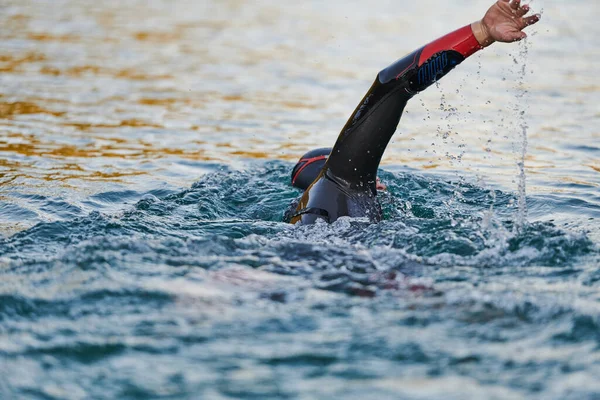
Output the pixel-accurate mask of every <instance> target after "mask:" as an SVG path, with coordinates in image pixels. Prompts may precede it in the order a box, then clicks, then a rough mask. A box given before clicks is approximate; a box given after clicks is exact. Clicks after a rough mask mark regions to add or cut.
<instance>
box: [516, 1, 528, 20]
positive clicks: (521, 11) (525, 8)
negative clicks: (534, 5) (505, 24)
mask: <svg viewBox="0 0 600 400" xmlns="http://www.w3.org/2000/svg"><path fill="white" fill-rule="evenodd" d="M528 12H529V6H528V5H527V4H525V5H524V6H523V7H521V8H519V9H518V10H517V12H516V14H517V16H518V17H522V16H523V15H525V14H527V13H528Z"/></svg>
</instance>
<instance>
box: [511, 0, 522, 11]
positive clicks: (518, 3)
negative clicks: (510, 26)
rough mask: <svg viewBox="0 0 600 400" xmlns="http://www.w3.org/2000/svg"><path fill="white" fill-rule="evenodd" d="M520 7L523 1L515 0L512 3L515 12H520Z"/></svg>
mask: <svg viewBox="0 0 600 400" xmlns="http://www.w3.org/2000/svg"><path fill="white" fill-rule="evenodd" d="M520 6H521V0H513V1H512V3H510V8H512V9H513V10H518V9H519V7H520Z"/></svg>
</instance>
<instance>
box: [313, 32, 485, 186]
mask: <svg viewBox="0 0 600 400" xmlns="http://www.w3.org/2000/svg"><path fill="white" fill-rule="evenodd" d="M480 49H482V47H481V46H480V45H479V43H478V42H477V39H476V38H475V36H474V35H473V31H472V29H471V26H470V25H468V26H465V27H464V28H461V29H459V30H457V31H454V32H452V33H449V34H448V35H446V36H443V37H441V38H439V39H437V40H435V41H433V42H431V43H429V44H428V45H426V46H424V47H421V48H420V49H417V50H415V51H414V52H412V53H411V54H409V55H407V56H406V57H404V58H402V59H400V60H398V61H396V62H395V63H393V64H392V65H390V66H389V67H387V68H386V69H384V70H382V71H381V72H379V74H378V75H377V78H376V79H375V82H374V83H373V85H372V86H371V89H369V91H368V92H367V94H366V95H365V97H364V98H363V99H362V101H361V103H360V104H359V105H358V106H357V107H356V109H355V110H354V112H353V113H352V115H351V116H350V119H349V120H348V122H347V123H346V125H345V126H344V128H343V129H342V131H341V133H340V135H339V137H338V139H337V142H336V144H335V146H334V147H333V150H332V152H331V155H330V156H329V159H328V161H327V164H326V168H325V171H327V172H328V173H329V174H330V175H333V177H334V178H335V179H337V180H339V181H341V182H340V183H342V184H345V185H348V186H350V187H357V186H358V187H365V186H366V187H370V188H371V190H372V191H373V193H376V189H375V179H376V176H377V168H378V167H379V162H380V161H381V157H382V155H383V152H384V151H385V148H386V147H387V144H388V142H389V141H390V139H391V137H392V135H393V134H394V132H395V131H396V128H397V126H398V122H399V121H400V116H401V115H402V112H403V111H404V107H405V106H406V103H407V101H408V100H409V99H410V98H411V97H413V96H414V95H415V94H417V93H418V92H420V91H422V90H424V89H425V88H427V87H428V86H430V85H431V84H433V83H434V82H435V81H436V80H438V79H440V78H441V77H443V76H444V75H446V74H447V73H448V72H450V71H451V70H452V69H453V68H454V67H456V66H457V65H458V64H460V63H461V62H462V61H464V60H465V59H466V58H467V57H469V56H470V55H472V54H473V53H475V52H476V51H478V50H480Z"/></svg>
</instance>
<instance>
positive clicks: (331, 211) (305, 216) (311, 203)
mask: <svg viewBox="0 0 600 400" xmlns="http://www.w3.org/2000/svg"><path fill="white" fill-rule="evenodd" d="M528 12H529V6H528V5H521V0H498V1H497V2H496V3H495V4H494V5H493V6H492V7H490V9H489V10H488V11H487V13H486V14H485V16H484V17H483V19H482V20H480V21H477V22H474V23H472V24H470V25H467V26H465V27H463V28H461V29H458V30H457V31H454V32H452V33H449V34H447V35H446V36H443V37H441V38H439V39H437V40H435V41H433V42H431V43H429V44H428V45H426V46H424V47H421V48H420V49H417V50H415V51H414V52H412V53H410V54H409V55H407V56H406V57H404V58H402V59H400V60H398V61H396V62H395V63H394V64H392V65H390V66H389V67H387V68H385V69H384V70H382V71H380V72H379V74H377V78H376V79H375V82H374V83H373V85H372V86H371V89H369V91H368V92H367V94H366V95H365V96H364V98H363V99H362V101H361V102H360V104H359V105H358V106H357V107H356V109H355V110H354V112H353V113H352V115H351V116H350V119H349V120H348V122H347V123H346V125H345V126H344V128H343V129H342V131H341V133H340V135H339V137H338V139H337V141H336V143H335V145H334V146H333V149H329V148H323V149H317V150H313V151H310V152H308V153H306V154H305V155H304V156H302V158H301V159H300V161H298V163H297V164H296V166H295V167H294V170H293V171H292V185H293V186H295V187H297V188H299V189H302V190H304V194H303V195H302V197H301V198H300V199H299V201H298V204H297V206H295V207H294V209H292V210H291V212H288V213H286V216H285V217H284V219H285V220H286V221H287V222H291V223H292V224H296V223H300V224H312V223H315V221H316V220H317V219H322V220H325V221H326V222H330V223H331V222H334V221H335V220H337V219H338V218H340V217H343V216H350V217H367V218H369V220H370V221H372V222H377V221H380V220H381V218H382V215H381V207H380V205H379V203H378V202H377V190H378V189H384V185H382V184H381V183H379V182H378V179H377V168H378V167H379V162H380V161H381V157H382V156H383V152H384V151H385V148H386V146H387V144H388V142H389V141H390V139H391V137H392V135H393V134H394V132H395V131H396V128H397V126H398V123H399V122H400V117H401V115H402V112H403V111H404V107H405V106H406V103H407V102H408V100H410V99H411V98H412V97H413V96H414V95H416V94H417V93H419V92H420V91H422V90H425V89H426V88H427V87H429V86H431V85H432V84H433V83H434V82H435V81H437V80H439V79H440V78H442V77H443V76H444V75H446V74H447V73H448V72H450V71H451V70H452V69H453V68H454V67H456V66H457V65H458V64H460V63H461V62H463V61H464V60H465V59H466V58H468V57H469V56H471V55H473V54H474V53H475V52H477V51H479V50H481V49H483V48H485V47H487V46H489V45H491V44H492V43H494V42H503V43H512V42H516V41H519V40H522V39H524V38H525V37H527V35H526V34H525V32H523V29H524V28H525V27H527V26H529V25H533V24H535V23H536V22H538V21H539V20H540V15H538V14H536V15H531V16H526V15H527V13H528Z"/></svg>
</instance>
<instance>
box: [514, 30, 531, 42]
mask: <svg viewBox="0 0 600 400" xmlns="http://www.w3.org/2000/svg"><path fill="white" fill-rule="evenodd" d="M526 37H527V34H526V33H525V32H515V33H513V34H512V35H511V40H512V41H513V42H518V41H520V40H523V39H525V38H526Z"/></svg>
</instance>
